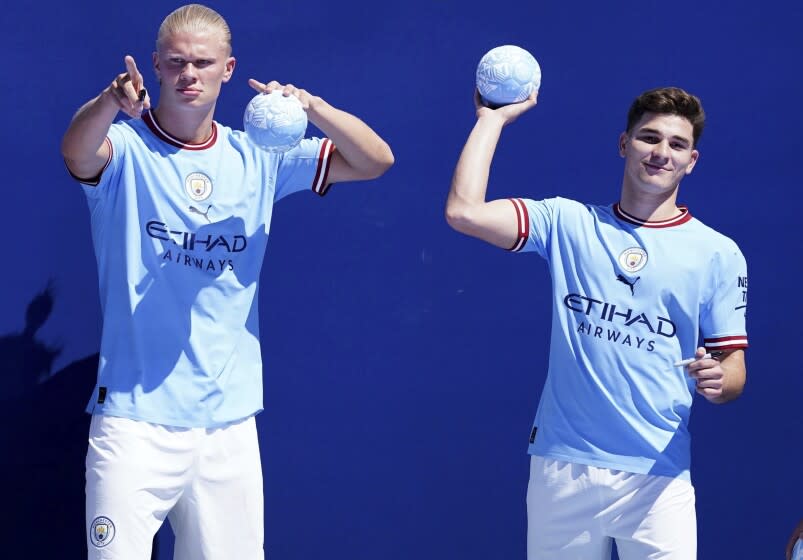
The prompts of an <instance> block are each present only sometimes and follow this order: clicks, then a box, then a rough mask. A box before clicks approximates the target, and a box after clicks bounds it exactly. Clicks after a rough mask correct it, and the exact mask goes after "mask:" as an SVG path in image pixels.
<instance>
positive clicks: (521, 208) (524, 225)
mask: <svg viewBox="0 0 803 560" xmlns="http://www.w3.org/2000/svg"><path fill="white" fill-rule="evenodd" d="M508 200H509V201H510V202H512V203H513V207H514V208H515V209H516V223H517V226H518V233H517V236H516V242H515V243H514V244H513V246H512V247H510V248H509V249H508V251H511V252H514V253H518V252H519V251H521V250H522V249H523V248H524V245H526V244H527V239H529V237H530V216H529V214H527V205H526V204H524V201H523V200H522V199H520V198H509V199H508Z"/></svg>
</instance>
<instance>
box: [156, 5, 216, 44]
mask: <svg viewBox="0 0 803 560" xmlns="http://www.w3.org/2000/svg"><path fill="white" fill-rule="evenodd" d="M212 29H218V30H220V32H221V33H222V34H223V41H224V43H225V44H226V46H227V47H228V48H229V54H231V30H230V29H229V24H228V23H226V20H225V19H223V16H221V15H220V14H219V13H217V12H216V11H215V10H213V9H212V8H208V7H206V6H204V5H202V4H187V5H186V6H181V7H180V8H178V9H176V10H174V11H172V12H171V13H170V14H168V16H167V17H166V18H165V19H164V21H162V25H160V26H159V34H158V35H157V36H156V50H157V51H158V50H159V45H161V44H162V41H164V39H165V38H166V37H168V36H170V35H173V34H174V33H177V32H181V31H190V32H204V31H209V30H212Z"/></svg>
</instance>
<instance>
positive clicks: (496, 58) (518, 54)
mask: <svg viewBox="0 0 803 560" xmlns="http://www.w3.org/2000/svg"><path fill="white" fill-rule="evenodd" d="M539 87H541V67H540V66H538V61H537V60H535V58H534V57H533V55H531V54H530V53H528V52H527V51H525V50H524V49H522V48H521V47H517V46H515V45H503V46H501V47H496V48H495V49H491V50H490V51H488V52H487V53H485V56H483V57H482V59H481V60H480V63H479V65H478V66H477V89H478V90H479V92H480V95H481V96H482V98H483V99H484V100H485V102H486V103H487V104H488V105H489V106H491V107H494V108H495V107H501V106H502V105H509V104H510V103H519V102H521V101H524V100H525V99H527V98H528V97H530V94H531V93H532V92H534V91H537V90H538V88H539Z"/></svg>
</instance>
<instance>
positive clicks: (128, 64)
mask: <svg viewBox="0 0 803 560" xmlns="http://www.w3.org/2000/svg"><path fill="white" fill-rule="evenodd" d="M125 69H126V72H128V75H129V77H130V78H131V82H132V84H133V86H134V89H136V90H139V89H140V88H142V74H140V73H139V70H137V63H136V62H134V57H133V56H131V55H126V57H125Z"/></svg>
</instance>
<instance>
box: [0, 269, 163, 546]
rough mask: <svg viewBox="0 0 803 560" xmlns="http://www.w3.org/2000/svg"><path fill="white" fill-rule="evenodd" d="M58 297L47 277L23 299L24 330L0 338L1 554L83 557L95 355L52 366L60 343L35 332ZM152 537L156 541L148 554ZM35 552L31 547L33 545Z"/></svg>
mask: <svg viewBox="0 0 803 560" xmlns="http://www.w3.org/2000/svg"><path fill="white" fill-rule="evenodd" d="M54 303H55V298H54V289H53V285H52V283H49V284H48V285H47V287H46V288H45V289H44V290H42V291H41V292H40V293H38V294H37V295H36V296H35V297H34V298H33V299H32V300H31V302H30V303H29V304H28V307H27V309H26V313H25V327H24V329H23V330H22V332H19V333H13V334H8V335H4V336H2V337H0V372H3V375H4V380H3V384H2V385H1V386H0V387H2V392H0V405H2V406H0V426H4V427H6V428H5V429H4V430H2V432H0V434H2V435H0V449H2V450H3V451H2V460H0V477H2V480H4V481H5V503H6V506H5V507H3V508H2V509H1V510H0V511H2V515H1V516H0V541H2V542H3V547H4V551H3V553H2V554H0V556H2V557H4V558H10V557H14V558H60V559H62V560H72V559H76V560H77V559H84V558H86V544H85V543H86V537H85V528H84V526H85V523H84V459H85V457H86V441H87V434H88V432H89V419H90V416H89V415H88V414H86V413H85V412H84V405H85V404H86V400H87V398H88V397H89V395H91V393H92V388H93V387H94V385H95V378H96V375H97V370H98V356H99V355H98V354H92V355H90V356H87V357H85V358H82V359H80V360H76V361H74V362H72V363H70V364H68V365H67V366H65V367H64V368H62V369H60V370H58V371H56V372H52V365H53V361H54V360H55V358H56V357H57V356H58V355H59V353H60V352H61V349H60V348H57V347H53V346H50V345H48V344H46V343H44V342H41V341H40V340H38V339H37V336H36V333H37V332H38V331H39V329H40V328H41V327H42V326H43V325H44V323H45V322H46V321H47V319H48V317H50V314H51V312H52V310H53V307H54ZM156 549H157V544H156V541H154V552H153V558H156V554H157V550H156ZM32 550H33V551H35V552H32Z"/></svg>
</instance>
